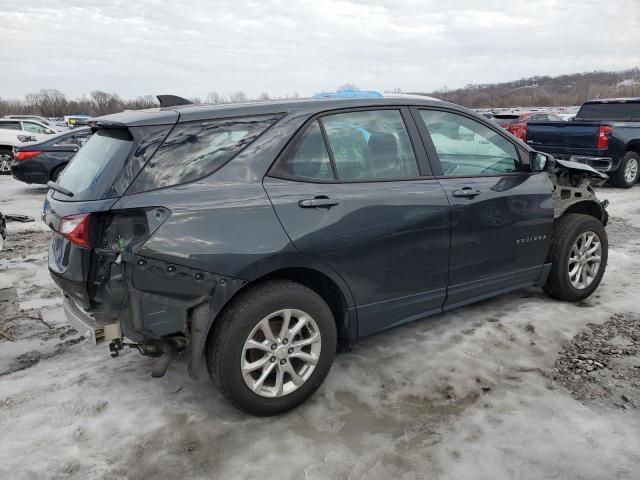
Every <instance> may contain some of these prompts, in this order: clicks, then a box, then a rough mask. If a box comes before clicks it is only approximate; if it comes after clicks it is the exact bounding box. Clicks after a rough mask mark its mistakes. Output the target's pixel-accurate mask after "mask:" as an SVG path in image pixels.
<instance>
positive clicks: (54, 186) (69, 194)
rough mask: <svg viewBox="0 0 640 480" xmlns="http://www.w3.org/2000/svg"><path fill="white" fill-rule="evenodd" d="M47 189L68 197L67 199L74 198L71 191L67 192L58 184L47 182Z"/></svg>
mask: <svg viewBox="0 0 640 480" xmlns="http://www.w3.org/2000/svg"><path fill="white" fill-rule="evenodd" d="M47 187H49V188H50V189H51V190H55V191H56V192H59V193H61V194H63V195H66V196H67V197H73V192H72V191H71V190H67V189H66V188H64V187H61V186H60V185H58V184H57V183H56V182H51V181H49V182H47Z"/></svg>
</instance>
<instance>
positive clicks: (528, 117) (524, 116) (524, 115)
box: [493, 112, 565, 142]
mask: <svg viewBox="0 0 640 480" xmlns="http://www.w3.org/2000/svg"><path fill="white" fill-rule="evenodd" d="M493 121H494V122H496V123H497V124H498V125H500V126H501V127H502V128H504V129H506V130H509V131H510V132H511V133H513V134H514V135H515V136H516V137H518V138H519V139H520V140H522V141H523V142H526V141H527V123H529V122H564V121H565V120H564V118H562V117H559V116H558V115H555V114H553V113H543V112H514V113H496V114H495V115H494V116H493Z"/></svg>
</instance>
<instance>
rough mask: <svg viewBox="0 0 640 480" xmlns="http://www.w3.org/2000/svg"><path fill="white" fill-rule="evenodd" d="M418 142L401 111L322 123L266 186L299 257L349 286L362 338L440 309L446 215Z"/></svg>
mask: <svg viewBox="0 0 640 480" xmlns="http://www.w3.org/2000/svg"><path fill="white" fill-rule="evenodd" d="M410 130H411V131H412V132H413V135H412V136H413V139H414V141H415V140H417V143H415V145H412V141H411V139H410V133H409V132H410ZM417 135H418V134H417V130H416V129H415V124H414V123H413V120H412V119H411V115H410V113H409V112H408V110H406V109H400V108H391V109H378V110H357V111H349V112H342V113H332V114H329V115H325V116H321V117H320V118H316V119H313V120H312V121H310V122H308V124H307V125H306V126H305V127H304V128H303V130H302V131H301V132H300V133H299V134H298V135H297V137H296V138H294V140H293V142H291V144H290V147H289V148H288V149H286V150H285V152H283V155H281V156H280V158H279V159H278V160H277V162H276V163H275V165H274V167H273V168H272V169H271V171H270V173H269V174H268V175H267V177H265V179H264V187H265V189H266V191H267V194H268V195H269V197H270V199H271V202H272V203H273V206H274V208H275V211H276V213H277V215H278V218H279V219H280V222H281V223H282V225H283V227H284V229H285V231H286V232H287V234H288V235H289V237H290V239H291V241H292V242H293V244H294V245H295V246H296V248H297V249H298V250H299V251H300V252H302V254H304V255H305V256H309V257H311V258H313V259H315V260H319V261H321V262H323V264H324V265H326V266H328V267H329V268H331V269H333V270H334V271H335V272H337V273H338V274H339V275H340V276H341V277H342V278H343V279H344V280H345V281H346V283H347V285H348V286H349V288H350V290H351V292H352V294H353V298H354V301H355V304H356V308H357V316H358V335H359V336H365V335H368V334H371V333H374V332H376V331H379V330H382V329H384V328H388V327H391V326H393V325H396V324H399V323H402V322H404V321H409V320H412V319H416V318H419V317H422V316H425V315H426V314H428V313H432V312H437V311H440V310H441V308H442V304H443V302H444V299H445V294H446V286H447V269H448V255H449V205H448V202H447V198H446V195H445V193H444V190H443V189H442V187H441V186H440V184H439V183H438V181H437V180H436V179H435V178H433V176H431V172H430V171H429V170H428V163H427V162H426V157H425V153H424V149H423V147H422V145H421V144H420V141H419V138H418V136H417Z"/></svg>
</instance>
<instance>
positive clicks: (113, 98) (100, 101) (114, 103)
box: [91, 90, 123, 115]
mask: <svg viewBox="0 0 640 480" xmlns="http://www.w3.org/2000/svg"><path fill="white" fill-rule="evenodd" d="M91 98H92V99H93V103H94V104H95V107H96V112H97V114H98V115H106V114H108V113H115V112H119V111H121V110H123V108H122V103H121V101H120V97H119V96H118V95H116V94H115V93H107V92H104V91H102V90H94V91H93V92H91Z"/></svg>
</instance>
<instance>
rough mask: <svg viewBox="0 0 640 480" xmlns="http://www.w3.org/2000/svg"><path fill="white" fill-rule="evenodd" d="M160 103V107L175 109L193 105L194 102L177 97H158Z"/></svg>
mask: <svg viewBox="0 0 640 480" xmlns="http://www.w3.org/2000/svg"><path fill="white" fill-rule="evenodd" d="M156 98H157V99H158V101H159V102H160V107H161V108H162V107H175V106H177V105H191V104H193V102H192V101H191V100H187V99H186V98H182V97H178V96H177V95H156Z"/></svg>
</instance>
